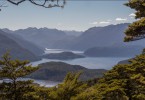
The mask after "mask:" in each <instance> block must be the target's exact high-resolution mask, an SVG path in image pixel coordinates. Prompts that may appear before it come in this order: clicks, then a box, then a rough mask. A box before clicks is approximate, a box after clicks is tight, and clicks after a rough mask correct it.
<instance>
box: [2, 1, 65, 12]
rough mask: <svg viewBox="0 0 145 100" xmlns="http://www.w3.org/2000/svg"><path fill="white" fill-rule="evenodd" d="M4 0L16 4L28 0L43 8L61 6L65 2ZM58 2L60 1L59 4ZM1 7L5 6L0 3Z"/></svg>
mask: <svg viewBox="0 0 145 100" xmlns="http://www.w3.org/2000/svg"><path fill="white" fill-rule="evenodd" d="M6 1H7V2H9V3H11V4H14V5H17V6H18V5H19V4H21V3H23V2H25V1H29V2H30V3H32V4H34V5H37V6H41V7H44V8H52V7H61V8H63V7H64V5H65V4H66V0H61V1H60V0H6ZM40 2H41V3H40ZM59 2H61V3H60V4H59ZM52 3H54V4H52ZM1 7H6V6H3V5H0V8H1ZM0 10H1V9H0Z"/></svg>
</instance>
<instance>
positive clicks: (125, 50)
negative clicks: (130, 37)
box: [84, 45, 143, 57]
mask: <svg viewBox="0 0 145 100" xmlns="http://www.w3.org/2000/svg"><path fill="white" fill-rule="evenodd" d="M142 48H143V47H141V46H130V45H124V46H112V47H111V46H110V47H94V48H90V49H88V50H86V51H85V52H84V54H85V55H87V56H91V57H134V56H135V55H137V54H140V53H141V51H142Z"/></svg>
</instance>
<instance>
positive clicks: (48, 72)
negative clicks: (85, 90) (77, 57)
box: [28, 62, 107, 81]
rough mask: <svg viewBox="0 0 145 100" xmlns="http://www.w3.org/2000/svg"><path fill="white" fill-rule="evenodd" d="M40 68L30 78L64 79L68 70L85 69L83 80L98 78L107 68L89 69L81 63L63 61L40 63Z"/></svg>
mask: <svg viewBox="0 0 145 100" xmlns="http://www.w3.org/2000/svg"><path fill="white" fill-rule="evenodd" d="M39 66H40V67H39V69H38V70H37V71H36V72H34V73H32V74H31V75H30V76H28V77H29V78H34V79H42V80H50V81H62V80H63V79H64V77H65V76H66V74H67V73H68V72H78V71H83V74H82V75H81V78H80V79H81V80H88V79H93V78H98V77H101V76H102V75H103V73H105V72H106V71H107V70H104V69H87V68H84V67H82V66H80V65H70V64H67V63H63V62H48V63H43V64H40V65H39Z"/></svg>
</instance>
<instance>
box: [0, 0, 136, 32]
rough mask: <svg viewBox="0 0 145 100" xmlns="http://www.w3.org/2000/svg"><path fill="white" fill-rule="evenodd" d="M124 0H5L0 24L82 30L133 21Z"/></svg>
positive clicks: (18, 26)
mask: <svg viewBox="0 0 145 100" xmlns="http://www.w3.org/2000/svg"><path fill="white" fill-rule="evenodd" d="M126 2H127V0H89V1H87V0H69V1H68V0H67V1H66V5H65V7H64V8H63V9H62V8H49V9H48V8H47V9H46V8H42V7H38V6H35V5H32V4H31V3H30V2H28V1H26V2H24V3H22V4H20V5H19V6H15V5H12V4H9V3H8V4H6V5H8V7H4V8H2V11H1V12H0V28H9V29H11V30H17V29H24V28H28V27H37V28H43V27H47V28H56V29H60V30H77V31H84V30H87V29H88V28H91V27H94V26H96V27H98V26H106V25H110V24H119V23H131V22H133V21H135V19H134V16H135V15H134V12H135V11H134V10H132V9H130V8H129V7H126V6H124V5H123V4H124V3H126Z"/></svg>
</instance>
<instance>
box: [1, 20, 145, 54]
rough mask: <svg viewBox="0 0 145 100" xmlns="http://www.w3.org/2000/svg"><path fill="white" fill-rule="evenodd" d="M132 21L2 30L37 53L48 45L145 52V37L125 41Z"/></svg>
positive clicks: (52, 47)
mask: <svg viewBox="0 0 145 100" xmlns="http://www.w3.org/2000/svg"><path fill="white" fill-rule="evenodd" d="M128 25H129V23H125V24H118V25H109V26H105V27H92V28H90V29H88V30H86V31H85V32H77V31H61V30H57V29H48V28H39V29H38V28H32V27H29V28H27V29H19V30H15V31H12V30H9V29H2V30H3V31H5V32H6V33H7V34H9V35H7V36H8V37H13V40H15V42H16V43H18V44H19V45H20V46H21V47H23V48H25V49H27V50H28V51H30V52H32V53H33V54H34V55H35V54H36V55H37V56H39V55H41V54H43V53H44V52H43V50H44V49H45V48H49V49H67V50H82V51H88V50H90V49H91V50H92V49H93V48H94V49H93V51H91V54H87V55H88V56H91V55H93V54H95V53H96V52H97V53H96V54H97V55H98V54H102V56H105V55H104V54H106V55H113V53H114V51H116V50H117V51H118V52H116V55H113V56H121V55H126V54H128V55H127V56H132V55H136V54H139V53H140V52H141V50H142V49H143V46H144V43H145V40H141V41H137V42H130V43H124V42H123V38H124V36H125V34H124V31H125V30H126V28H127V27H128ZM103 48H104V49H103ZM102 49H103V50H102ZM130 50H131V52H130ZM99 56H101V55H99Z"/></svg>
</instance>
